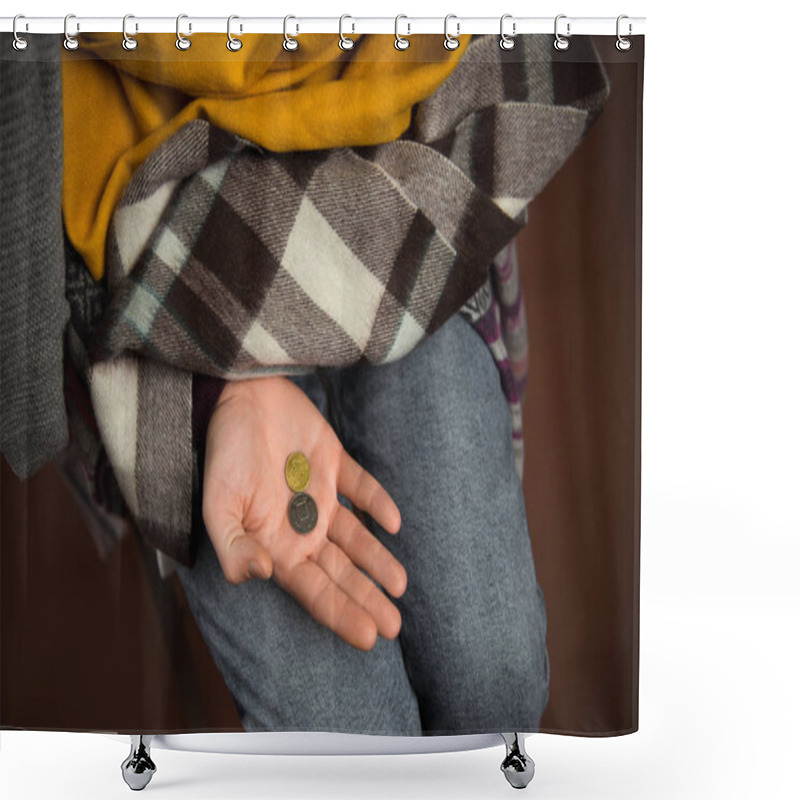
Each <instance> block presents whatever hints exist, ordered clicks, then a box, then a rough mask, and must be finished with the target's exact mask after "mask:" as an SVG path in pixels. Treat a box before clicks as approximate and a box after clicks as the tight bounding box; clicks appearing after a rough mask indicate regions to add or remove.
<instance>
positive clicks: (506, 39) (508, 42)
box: [500, 14, 517, 50]
mask: <svg viewBox="0 0 800 800" xmlns="http://www.w3.org/2000/svg"><path fill="white" fill-rule="evenodd" d="M509 17H511V14H503V16H502V17H500V47H501V48H502V49H503V50H513V49H514V45H515V44H516V42H515V41H514V37H515V36H516V35H517V23H516V22H512V23H511V36H508V35H507V34H506V33H504V32H503V23H504V22H505V21H506V20H507V19H508V18H509Z"/></svg>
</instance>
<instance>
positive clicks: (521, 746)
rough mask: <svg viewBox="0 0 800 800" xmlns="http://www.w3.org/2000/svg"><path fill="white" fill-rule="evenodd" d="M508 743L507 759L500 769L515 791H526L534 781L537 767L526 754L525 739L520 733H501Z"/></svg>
mask: <svg viewBox="0 0 800 800" xmlns="http://www.w3.org/2000/svg"><path fill="white" fill-rule="evenodd" d="M500 735H501V736H502V737H503V739H504V740H505V743H506V757H505V758H504V759H503V763H502V764H501V765H500V769H501V770H502V771H503V774H504V775H505V776H506V780H507V781H508V782H509V783H510V784H511V785H512V786H513V787H514V788H515V789H524V788H525V787H526V786H527V785H528V784H529V783H530V782H531V781H532V780H533V773H534V772H535V771H536V765H535V764H534V763H533V759H532V758H531V757H530V756H529V755H528V754H527V753H526V752H525V739H524V738H523V737H522V736H521V735H520V734H519V733H501V734H500Z"/></svg>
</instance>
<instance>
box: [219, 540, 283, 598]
mask: <svg viewBox="0 0 800 800" xmlns="http://www.w3.org/2000/svg"><path fill="white" fill-rule="evenodd" d="M223 543H224V544H223V545H222V547H221V548H220V550H221V552H220V551H218V552H217V556H218V557H219V561H220V566H221V567H222V571H223V572H224V573H225V577H226V578H227V580H228V582H229V583H232V584H234V585H235V584H239V583H244V582H245V581H247V580H250V579H251V578H261V579H263V580H269V578H271V577H272V558H271V557H270V554H269V552H268V551H267V549H266V548H265V547H264V546H263V545H262V544H261V543H260V542H259V541H258V540H257V539H256V538H255V536H252V535H250V534H249V533H247V532H246V531H245V530H244V529H243V528H242V527H241V526H240V525H237V526H236V528H235V529H234V530H231V531H230V532H229V533H228V535H227V536H225V537H224V538H223Z"/></svg>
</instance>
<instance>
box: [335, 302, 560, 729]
mask: <svg viewBox="0 0 800 800" xmlns="http://www.w3.org/2000/svg"><path fill="white" fill-rule="evenodd" d="M338 377H339V380H340V386H339V391H338V393H337V394H338V396H339V403H340V410H339V416H340V418H341V425H342V429H343V430H342V434H343V443H344V444H345V446H346V447H347V448H348V450H349V451H350V452H351V454H352V455H353V456H354V457H355V458H356V459H357V460H358V461H359V462H360V463H361V464H362V466H364V467H365V468H366V469H367V470H368V471H369V472H371V473H372V474H373V475H374V476H375V477H376V478H377V479H378V480H379V481H380V482H381V483H382V484H383V486H385V487H386V489H387V491H388V492H389V493H390V494H391V495H392V497H393V498H394V500H395V502H396V503H397V505H398V507H399V509H400V513H401V516H402V525H401V528H400V532H399V533H398V534H397V535H396V536H394V535H390V534H387V533H386V532H385V531H383V530H382V529H380V528H379V526H377V525H376V524H375V523H374V522H373V521H372V520H369V524H370V527H371V529H372V530H373V531H374V532H375V534H376V535H377V536H378V538H379V539H380V540H381V541H382V542H383V543H384V544H385V545H386V546H387V547H388V548H389V549H390V550H391V551H392V552H393V553H394V554H395V555H396V556H397V558H398V559H399V560H400V562H401V563H402V564H403V565H404V566H405V568H406V571H407V573H408V588H407V589H406V592H405V594H404V595H403V596H402V597H401V598H399V600H397V601H396V602H397V605H398V608H399V609H400V612H401V614H402V618H403V622H402V628H401V630H400V640H401V642H402V645H403V651H404V656H405V659H406V667H407V669H408V674H409V677H410V679H411V683H412V685H413V687H414V689H415V691H416V693H417V698H418V701H419V708H420V716H421V719H422V727H423V732H424V733H427V734H437V733H441V734H447V733H473V732H484V731H525V732H531V731H535V730H537V729H538V727H539V723H540V718H541V715H542V713H543V711H544V708H545V706H546V704H547V700H548V696H549V659H548V655H547V650H546V647H545V632H546V612H545V603H544V597H543V595H542V591H541V587H540V586H539V584H538V581H537V580H536V575H535V569H534V561H533V556H532V551H531V545H530V538H529V534H528V527H527V520H526V514H525V504H524V498H523V494H522V487H521V484H520V481H519V478H518V476H517V473H516V470H515V466H514V457H513V452H512V445H511V422H510V413H509V409H508V405H507V402H506V399H505V396H504V394H503V391H502V389H501V386H500V381H499V373H498V370H497V367H496V365H495V362H494V360H493V358H492V356H491V353H490V351H489V349H488V347H487V346H486V344H485V343H484V341H483V339H482V338H481V337H480V335H479V334H478V333H477V331H476V330H475V329H474V328H473V327H472V326H471V325H470V323H469V322H468V321H467V320H466V319H464V318H463V317H462V316H460V315H456V316H454V317H452V318H451V319H450V320H449V321H448V322H447V323H446V324H445V325H444V326H443V327H442V328H440V329H439V330H438V331H437V332H436V333H435V334H434V335H433V336H432V337H431V338H430V339H428V340H427V341H425V342H424V343H422V344H421V345H420V346H418V347H417V348H416V349H415V350H413V351H412V352H411V353H409V354H408V355H407V356H405V357H404V358H402V359H400V360H399V361H396V362H393V363H390V364H385V365H380V366H357V367H353V368H349V369H346V370H341V371H340V373H338Z"/></svg>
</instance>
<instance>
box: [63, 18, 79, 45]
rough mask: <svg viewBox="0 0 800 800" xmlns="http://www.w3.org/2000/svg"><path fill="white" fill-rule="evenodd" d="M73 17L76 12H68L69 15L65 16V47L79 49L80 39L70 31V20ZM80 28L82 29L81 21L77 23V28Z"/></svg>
mask: <svg viewBox="0 0 800 800" xmlns="http://www.w3.org/2000/svg"><path fill="white" fill-rule="evenodd" d="M71 19H75V15H74V14H67V16H66V17H64V49H65V50H77V49H78V40H77V39H76V38H75V37H74V36H71V35H70V32H69V21H70V20H71ZM80 29H81V26H80V23H78V24H77V25H76V30H80Z"/></svg>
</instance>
